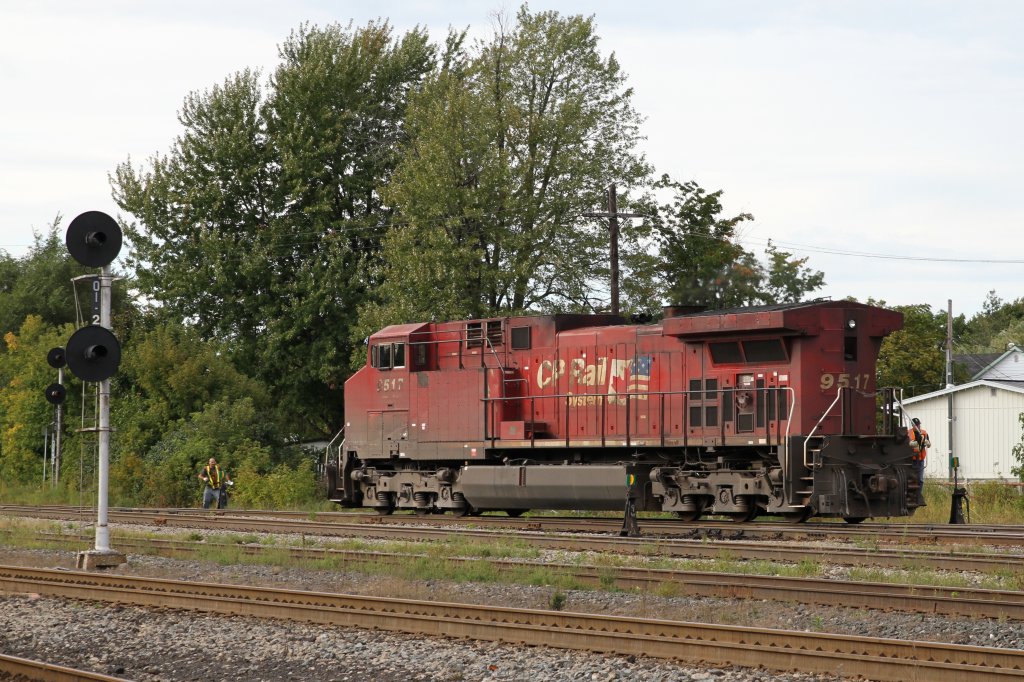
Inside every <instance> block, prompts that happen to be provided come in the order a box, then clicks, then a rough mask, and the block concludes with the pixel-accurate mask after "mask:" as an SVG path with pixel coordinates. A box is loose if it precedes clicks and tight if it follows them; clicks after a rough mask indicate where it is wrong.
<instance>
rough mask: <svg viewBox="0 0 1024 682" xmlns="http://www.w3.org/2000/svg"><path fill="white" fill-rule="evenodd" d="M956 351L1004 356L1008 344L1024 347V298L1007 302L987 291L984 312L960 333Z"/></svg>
mask: <svg viewBox="0 0 1024 682" xmlns="http://www.w3.org/2000/svg"><path fill="white" fill-rule="evenodd" d="M955 338H956V339H957V341H958V345H957V350H958V351H960V352H964V353H1002V352H1003V351H1005V350H1006V349H1007V346H1008V345H1009V344H1011V343H1012V344H1015V345H1017V346H1018V347H1021V348H1024V298H1018V299H1016V300H1014V301H1012V302H1009V303H1007V302H1006V301H1003V300H1002V299H1001V298H1000V297H999V296H997V295H996V292H995V291H994V290H993V291H990V292H988V296H987V297H986V299H985V303H984V304H983V305H982V308H981V311H980V312H978V313H977V314H975V315H973V316H972V317H971V318H970V319H969V320H967V322H966V323H964V324H963V327H962V329H960V330H957V333H956V334H955Z"/></svg>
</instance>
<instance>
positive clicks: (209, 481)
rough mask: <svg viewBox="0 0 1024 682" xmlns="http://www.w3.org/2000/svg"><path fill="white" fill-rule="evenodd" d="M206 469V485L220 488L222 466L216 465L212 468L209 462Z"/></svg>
mask: <svg viewBox="0 0 1024 682" xmlns="http://www.w3.org/2000/svg"><path fill="white" fill-rule="evenodd" d="M204 471H206V485H208V486H210V487H211V488H213V489H214V490H216V489H217V488H219V487H220V467H219V466H215V467H213V469H211V468H210V465H209V464H207V465H206V468H205V469H204Z"/></svg>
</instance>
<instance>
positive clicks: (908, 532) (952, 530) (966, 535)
mask: <svg viewBox="0 0 1024 682" xmlns="http://www.w3.org/2000/svg"><path fill="white" fill-rule="evenodd" d="M110 511H111V513H117V514H119V515H128V514H132V515H139V516H141V517H142V518H145V517H147V516H150V515H159V516H161V517H171V516H174V517H183V518H193V517H199V518H204V519H206V518H211V517H218V516H224V517H231V518H249V519H283V520H294V521H306V522H317V523H322V524H330V523H340V524H345V525H348V524H370V525H381V526H394V525H402V526H436V527H443V528H447V527H457V528H458V527H471V528H510V529H513V530H539V531H548V532H565V533H603V534H614V535H617V534H618V532H619V530H620V529H621V528H622V519H621V518H611V517H554V516H530V517H525V518H511V517H508V516H505V515H493V516H491V515H488V516H476V517H455V516H451V515H444V514H432V515H428V516H416V515H414V514H394V515H392V516H380V515H377V514H373V513H366V512H298V511H274V510H234V509H229V510H216V511H213V510H204V509H192V508H160V509H129V508H114V509H111V510H110ZM94 513H95V510H94V509H92V508H87V507H70V506H41V507H35V506H24V505H0V516H2V515H5V514H6V515H8V516H36V517H38V518H77V519H82V520H85V521H88V520H90V519H91V518H92V516H93V515H94ZM122 518H123V517H122ZM640 528H641V532H642V534H643V536H644V537H648V538H662V537H665V538H673V537H674V538H682V537H687V538H703V537H716V536H723V535H725V536H729V537H737V538H738V537H744V538H748V539H751V540H757V539H768V540H777V539H780V538H785V539H791V540H809V541H824V540H837V539H838V540H845V541H849V542H872V543H890V544H900V545H906V544H956V545H983V546H990V547H1024V526H1009V525H988V526H981V525H970V526H955V525H935V524H914V523H892V524H885V523H866V524H860V525H850V524H846V523H833V522H812V523H804V524H789V523H781V522H774V523H745V524H736V523H732V522H722V521H715V520H712V519H705V520H702V521H699V522H697V523H682V522H681V521H677V520H672V519H657V518H642V519H640Z"/></svg>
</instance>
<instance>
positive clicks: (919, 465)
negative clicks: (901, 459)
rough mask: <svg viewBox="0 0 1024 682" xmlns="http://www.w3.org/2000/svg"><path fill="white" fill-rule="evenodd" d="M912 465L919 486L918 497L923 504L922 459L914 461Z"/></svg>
mask: <svg viewBox="0 0 1024 682" xmlns="http://www.w3.org/2000/svg"><path fill="white" fill-rule="evenodd" d="M914 465H915V468H916V469H917V480H918V481H919V482H920V485H921V490H920V492H918V495H919V496H920V498H921V502H924V459H923V458H922V459H917V460H914Z"/></svg>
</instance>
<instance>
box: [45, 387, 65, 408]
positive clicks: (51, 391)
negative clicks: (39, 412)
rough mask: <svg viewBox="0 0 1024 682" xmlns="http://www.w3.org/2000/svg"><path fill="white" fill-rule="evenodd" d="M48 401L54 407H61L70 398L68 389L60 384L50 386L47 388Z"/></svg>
mask: <svg viewBox="0 0 1024 682" xmlns="http://www.w3.org/2000/svg"><path fill="white" fill-rule="evenodd" d="M45 394H46V400H47V402H50V403H53V404H54V405H60V404H61V403H63V402H64V399H65V398H67V397H68V392H67V389H66V388H64V387H63V386H61V385H60V384H50V385H49V386H47V387H46V391H45Z"/></svg>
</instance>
